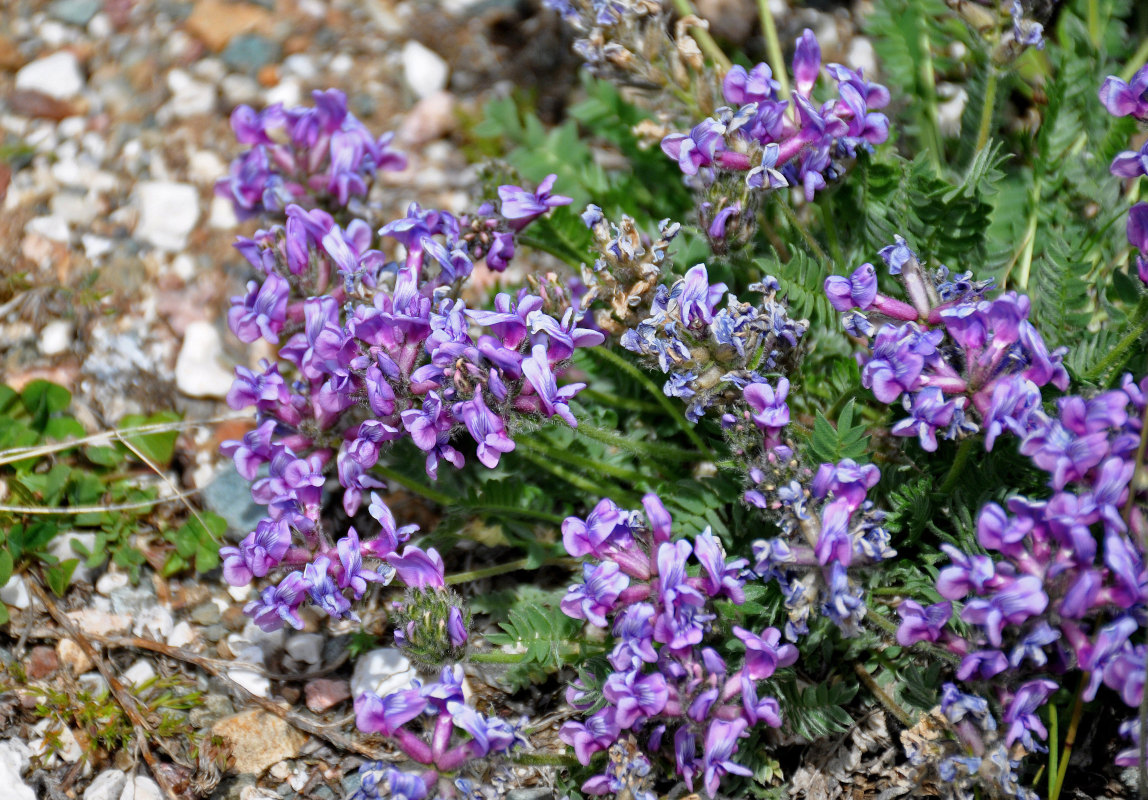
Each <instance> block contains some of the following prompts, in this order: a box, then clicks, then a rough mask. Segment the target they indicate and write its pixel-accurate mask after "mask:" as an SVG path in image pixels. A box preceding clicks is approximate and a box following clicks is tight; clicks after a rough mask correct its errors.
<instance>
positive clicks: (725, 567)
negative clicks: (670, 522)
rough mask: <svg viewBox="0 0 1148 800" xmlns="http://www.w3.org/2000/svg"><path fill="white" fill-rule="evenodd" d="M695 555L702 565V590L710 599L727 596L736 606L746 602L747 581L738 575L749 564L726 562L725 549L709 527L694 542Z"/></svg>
mask: <svg viewBox="0 0 1148 800" xmlns="http://www.w3.org/2000/svg"><path fill="white" fill-rule="evenodd" d="M694 555H695V556H696V557H697V559H698V561H699V562H700V563H701V565H702V570H703V574H702V576H701V578H702V588H703V589H704V590H705V592H706V594H708V595H709V596H710V597H717V596H719V595H723V594H724V595H725V596H726V597H728V598H729V599H730V600H732V601H733V602H734V603H735V604H737V605H741V604H742V603H744V602H745V592H744V591H743V590H742V586H744V585H745V581H743V580H741V579H740V578H739V577H738V575H739V574H741V571H742V570H743V569H745V567H746V565H747V564H748V563H749V562H748V561H746V560H745V559H744V558H738V559H735V560H733V561H730V562H728V563H727V562H726V560H725V548H724V547H722V544H721V542H720V541H719V540H718V538H717V537H716V536H714V535H713V534H712V533H711V532H710V529H709V528H708V527H707V528H706V529H705V531H703V532H702V533H699V534H698V536H697V538H696V539H695V540H694Z"/></svg>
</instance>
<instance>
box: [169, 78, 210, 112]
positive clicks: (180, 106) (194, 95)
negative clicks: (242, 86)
mask: <svg viewBox="0 0 1148 800" xmlns="http://www.w3.org/2000/svg"><path fill="white" fill-rule="evenodd" d="M167 88H168V89H169V90H170V91H171V101H170V102H169V103H168V104H167V108H168V109H169V110H170V111H171V113H172V114H173V115H174V116H176V117H178V118H181V119H182V118H185V117H194V116H198V115H200V114H210V113H211V112H212V111H214V110H215V87H214V86H212V85H211V84H207V83H202V82H200V81H197V80H195V79H194V78H192V77H191V76H190V75H188V74H187V73H186V72H184V71H183V70H182V69H173V70H171V71H170V72H168V73H167Z"/></svg>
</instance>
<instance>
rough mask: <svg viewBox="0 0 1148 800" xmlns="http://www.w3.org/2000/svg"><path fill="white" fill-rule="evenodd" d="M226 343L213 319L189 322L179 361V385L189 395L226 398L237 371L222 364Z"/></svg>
mask: <svg viewBox="0 0 1148 800" xmlns="http://www.w3.org/2000/svg"><path fill="white" fill-rule="evenodd" d="M222 357H223V342H222V341H221V340H220V338H219V333H218V331H216V330H215V326H214V325H212V324H211V323H210V322H203V321H196V322H191V323H189V324H188V326H187V329H186V330H185V331H184V333H183V346H182V347H180V348H179V357H178V358H177V359H176V361H175V385H176V387H177V388H178V389H179V390H180V391H181V392H183V393H184V394H185V395H187V396H188V397H216V398H224V397H226V396H227V392H228V390H229V389H230V388H231V380H232V377H233V373H232V372H231V370H229V369H225V368H224V367H223V366H222V365H221V364H220V359H221V358H222Z"/></svg>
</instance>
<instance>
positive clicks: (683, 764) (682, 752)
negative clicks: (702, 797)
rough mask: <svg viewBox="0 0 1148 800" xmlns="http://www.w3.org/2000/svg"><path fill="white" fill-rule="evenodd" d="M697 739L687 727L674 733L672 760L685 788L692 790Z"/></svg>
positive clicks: (695, 772)
mask: <svg viewBox="0 0 1148 800" xmlns="http://www.w3.org/2000/svg"><path fill="white" fill-rule="evenodd" d="M697 750H698V746H697V739H696V738H695V736H694V734H693V731H691V730H690V729H689V726H688V725H683V726H681V727H680V728H678V730H677V731H676V732H675V733H674V760H675V762H676V764H677V768H678V774H680V775H681V776H682V778H683V779H684V780H685V782H686V787H687V788H688V789H689V790H690V791H691V792H692V791H693V790H694V775H697V774H698V764H697Z"/></svg>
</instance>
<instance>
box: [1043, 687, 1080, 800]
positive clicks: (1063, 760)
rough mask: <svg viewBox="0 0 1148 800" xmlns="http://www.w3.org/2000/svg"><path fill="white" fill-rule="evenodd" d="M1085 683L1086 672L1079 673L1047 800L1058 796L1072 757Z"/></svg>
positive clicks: (1053, 799) (1055, 798)
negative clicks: (1070, 716) (1057, 763)
mask: <svg viewBox="0 0 1148 800" xmlns="http://www.w3.org/2000/svg"><path fill="white" fill-rule="evenodd" d="M1087 685H1088V673H1087V672H1084V673H1081V675H1080V683H1079V684H1077V686H1076V697H1075V699H1074V700H1073V702H1072V718H1071V719H1070V720H1069V722H1068V730H1067V731H1066V732H1065V734H1064V749H1063V750H1062V751H1061V753H1060V765H1059V767H1058V768H1057V770H1056V786H1055V787H1050V789H1049V792H1048V800H1057V798H1058V797H1060V790H1061V788H1062V787H1063V786H1064V776H1065V775H1066V774H1067V773H1068V761H1069V759H1070V758H1071V757H1072V746H1073V745H1074V744H1076V731H1077V729H1078V728H1079V727H1080V718H1081V716H1082V715H1083V714H1084V687H1085V686H1087ZM1049 777H1050V778H1051V777H1052V776H1049Z"/></svg>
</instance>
